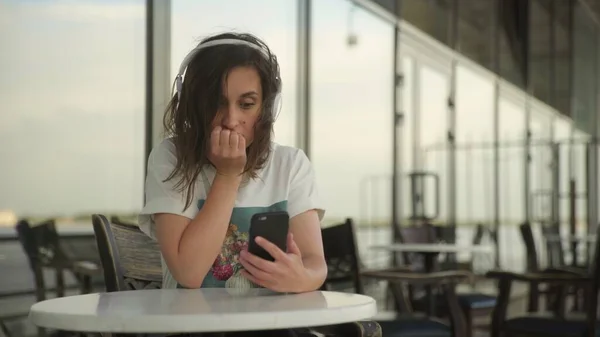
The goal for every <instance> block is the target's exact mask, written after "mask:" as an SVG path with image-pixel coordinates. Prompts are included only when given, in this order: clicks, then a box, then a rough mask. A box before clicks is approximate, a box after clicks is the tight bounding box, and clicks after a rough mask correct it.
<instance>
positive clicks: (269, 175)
mask: <svg viewBox="0 0 600 337" xmlns="http://www.w3.org/2000/svg"><path fill="white" fill-rule="evenodd" d="M271 151H272V152H271V155H270V157H269V160H268V161H267V163H266V164H265V166H264V168H263V169H262V170H261V171H259V173H258V178H257V179H253V180H250V181H248V182H245V183H242V185H241V186H240V189H239V190H238V195H237V198H236V200H235V206H234V209H233V212H232V216H231V221H230V225H229V229H228V231H227V236H226V238H225V241H224V242H223V247H222V250H221V253H220V254H219V255H218V256H217V259H216V260H215V263H214V264H213V266H212V267H211V269H210V271H209V272H208V274H207V275H206V277H205V278H204V282H203V283H202V287H224V285H225V281H226V280H227V279H228V278H229V277H231V276H232V275H233V274H234V273H235V272H236V271H237V270H238V268H240V265H239V263H238V261H237V259H238V256H239V252H240V250H241V249H242V248H243V247H244V246H245V245H247V243H248V230H249V227H250V219H251V217H252V215H254V214H256V213H260V212H268V211H287V212H288V214H289V216H290V218H293V217H294V216H296V215H298V214H300V213H303V212H305V211H308V210H312V209H314V210H317V212H318V214H319V219H322V218H323V215H324V213H325V211H324V208H323V207H322V205H321V203H320V201H319V197H318V193H317V186H316V181H315V180H316V179H315V174H314V170H313V168H312V166H311V163H310V161H309V160H308V157H306V154H304V152H303V151H302V150H300V149H296V148H293V147H289V146H282V145H278V144H275V143H272V146H271ZM176 162H177V159H176V156H175V145H174V144H173V142H172V141H171V139H165V140H163V141H162V142H161V143H160V144H158V145H157V146H156V147H155V148H154V149H153V150H152V152H151V153H150V157H149V158H148V173H147V176H146V186H145V204H144V207H143V209H142V211H141V212H140V215H139V219H138V220H139V226H140V229H141V230H142V231H143V232H144V233H146V234H147V235H149V236H150V237H152V238H154V239H155V238H156V237H155V235H154V230H155V228H154V221H153V214H156V213H172V214H178V215H182V216H185V217H187V218H189V219H193V218H194V217H195V216H196V214H197V213H198V211H199V210H200V209H201V208H202V206H203V204H204V201H205V199H206V195H207V193H208V191H209V190H210V185H211V184H212V181H213V179H214V177H215V169H214V168H213V167H212V166H206V167H205V168H204V169H203V170H202V172H201V174H200V175H199V176H198V179H197V181H196V185H195V188H194V195H193V197H192V203H191V205H190V206H189V207H188V208H187V209H184V207H185V198H184V196H183V193H179V192H178V191H177V190H176V189H175V188H174V185H175V183H176V182H177V178H175V179H172V180H169V181H167V182H164V180H165V179H166V178H167V177H168V176H169V175H170V174H171V172H172V171H173V169H174V168H175V164H176ZM162 269H163V288H176V287H178V284H177V281H176V280H175V279H174V278H173V276H172V275H171V273H170V272H169V270H168V268H167V266H166V263H165V262H164V259H163V262H162Z"/></svg>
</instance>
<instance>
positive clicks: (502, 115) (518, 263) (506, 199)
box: [498, 90, 526, 271]
mask: <svg viewBox="0 0 600 337" xmlns="http://www.w3.org/2000/svg"><path fill="white" fill-rule="evenodd" d="M499 99H500V102H499V111H498V118H499V123H498V129H499V130H498V131H499V134H498V136H499V138H498V141H499V144H500V148H499V160H500V163H499V168H498V170H499V177H498V178H499V180H500V184H499V186H500V190H499V191H498V194H499V198H500V200H499V204H500V209H499V214H500V226H502V227H503V228H501V231H500V233H499V235H500V238H499V241H500V245H501V246H500V250H501V254H500V266H501V267H502V268H506V269H509V270H516V271H519V270H523V268H524V267H525V262H524V261H525V260H524V259H523V255H522V254H524V250H519V248H518V247H520V246H518V245H517V246H515V244H514V242H520V240H521V239H520V236H519V231H518V225H520V224H521V223H523V221H524V220H525V207H524V205H525V200H524V191H525V133H526V128H525V98H524V95H522V94H518V93H515V92H513V90H501V94H500V98H499Z"/></svg>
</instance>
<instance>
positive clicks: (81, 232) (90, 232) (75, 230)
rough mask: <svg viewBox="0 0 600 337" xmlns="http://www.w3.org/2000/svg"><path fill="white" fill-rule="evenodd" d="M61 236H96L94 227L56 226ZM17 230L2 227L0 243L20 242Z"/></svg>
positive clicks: (0, 229)
mask: <svg viewBox="0 0 600 337" xmlns="http://www.w3.org/2000/svg"><path fill="white" fill-rule="evenodd" d="M56 231H57V232H58V234H59V235H60V236H66V237H88V236H94V227H92V225H91V224H90V225H89V226H68V225H65V226H56ZM18 239H19V237H18V236H17V230H16V229H15V228H14V227H0V241H14V240H18Z"/></svg>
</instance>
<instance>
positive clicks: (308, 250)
mask: <svg viewBox="0 0 600 337" xmlns="http://www.w3.org/2000/svg"><path fill="white" fill-rule="evenodd" d="M290 232H291V233H292V234H293V235H294V241H296V245H297V246H298V248H300V252H301V255H302V263H303V265H304V268H305V269H306V271H307V280H306V281H305V284H304V285H303V287H302V288H303V289H300V291H301V292H304V291H313V290H317V289H319V288H320V287H321V285H322V284H323V282H325V278H326V277H327V263H326V262H325V256H324V254H323V239H322V238H321V224H320V222H319V216H318V214H317V211H316V210H309V211H306V212H303V213H300V214H298V215H296V216H294V217H293V218H291V219H290Z"/></svg>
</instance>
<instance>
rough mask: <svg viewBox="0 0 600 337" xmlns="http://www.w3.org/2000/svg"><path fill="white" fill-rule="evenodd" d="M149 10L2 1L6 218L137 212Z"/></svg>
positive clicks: (0, 152) (1, 143)
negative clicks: (145, 29) (145, 45)
mask: <svg viewBox="0 0 600 337" xmlns="http://www.w3.org/2000/svg"><path fill="white" fill-rule="evenodd" d="M144 3H145V2H144V1H142V0H129V1H120V2H116V1H110V2H105V1H75V2H68V3H66V2H61V1H2V2H0V40H1V41H2V50H3V52H2V53H0V73H2V76H0V88H2V90H0V111H2V113H0V158H2V163H3V165H2V174H1V175H0V186H1V190H2V191H3V192H2V193H1V194H0V213H2V212H5V214H6V213H11V214H12V213H14V214H15V215H16V216H17V217H19V218H20V217H61V218H62V217H65V218H73V217H75V218H77V217H79V216H86V215H89V214H90V213H92V212H100V213H107V214H114V213H128V214H129V213H132V214H133V213H135V212H137V211H138V210H139V209H140V207H141V205H142V198H143V180H144V162H145V159H144V157H145V155H144V69H145V67H144V55H145V52H144V41H145V39H144V36H145V32H144V27H145V22H144V21H145V19H144V14H145V7H144ZM7 51H10V52H7ZM1 218H3V217H2V216H0V219H1ZM5 218H8V219H10V220H14V216H7V217H5ZM7 222H12V221H7ZM89 223H90V222H89V220H86V224H89ZM7 225H14V223H7Z"/></svg>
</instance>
